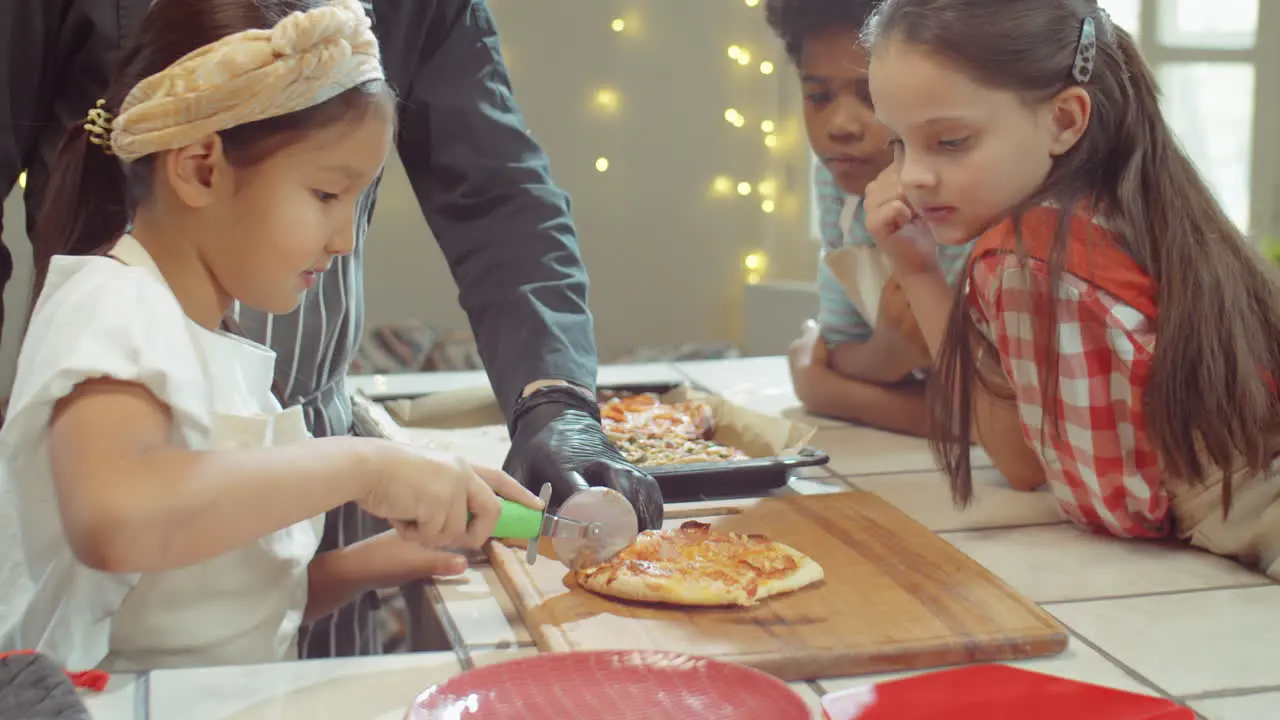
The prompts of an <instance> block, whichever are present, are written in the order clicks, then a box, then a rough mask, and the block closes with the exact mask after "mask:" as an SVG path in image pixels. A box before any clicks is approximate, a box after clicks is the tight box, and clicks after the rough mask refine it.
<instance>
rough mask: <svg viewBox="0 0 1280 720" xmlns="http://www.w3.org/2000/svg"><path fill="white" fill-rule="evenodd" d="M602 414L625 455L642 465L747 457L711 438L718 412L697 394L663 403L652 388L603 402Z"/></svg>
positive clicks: (606, 430)
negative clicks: (713, 410) (686, 398)
mask: <svg viewBox="0 0 1280 720" xmlns="http://www.w3.org/2000/svg"><path fill="white" fill-rule="evenodd" d="M600 418H601V421H602V424H603V426H604V431H605V434H606V435H608V436H609V439H610V440H612V441H613V444H614V445H616V446H617V447H618V449H619V450H620V451H622V456H623V457H624V458H626V460H627V462H629V463H632V464H634V465H637V466H639V467H653V466H657V465H682V464H688V463H699V462H723V461H726V460H743V459H746V458H747V457H748V456H747V454H746V453H744V452H742V451H741V450H738V449H737V448H731V447H727V446H725V445H721V444H719V443H717V442H714V441H713V440H712V439H711V437H712V435H714V434H715V429H716V428H715V416H714V414H713V413H712V412H711V407H710V406H709V405H707V404H706V403H704V402H700V401H698V400H683V401H679V402H671V403H664V402H662V401H661V400H659V399H658V396H657V395H654V394H652V393H642V394H639V395H628V396H625V397H615V398H613V399H611V400H609V401H607V402H603V403H601V404H600Z"/></svg>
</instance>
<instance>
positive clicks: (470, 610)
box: [435, 565, 533, 647]
mask: <svg viewBox="0 0 1280 720" xmlns="http://www.w3.org/2000/svg"><path fill="white" fill-rule="evenodd" d="M435 584H436V588H437V589H438V590H439V592H440V597H441V598H442V599H443V600H444V606H445V610H446V611H447V612H448V613H449V617H451V618H453V622H454V624H455V625H457V627H458V632H459V633H460V634H461V635H462V641H463V642H464V643H466V644H467V645H468V646H496V647H506V646H512V647H514V646H516V645H530V644H532V643H533V640H532V639H531V638H530V637H529V631H528V630H527V629H526V628H525V626H524V622H523V621H522V620H521V619H520V613H519V612H518V611H517V610H516V608H515V605H513V604H512V602H511V599H510V598H509V597H508V595H507V591H506V589H505V588H503V587H502V581H501V580H499V579H498V576H497V574H496V573H495V572H494V571H493V568H491V567H489V566H488V565H482V566H479V567H472V568H468V569H467V571H466V572H465V573H463V574H462V575H460V576H458V577H455V578H437V579H436V581H435Z"/></svg>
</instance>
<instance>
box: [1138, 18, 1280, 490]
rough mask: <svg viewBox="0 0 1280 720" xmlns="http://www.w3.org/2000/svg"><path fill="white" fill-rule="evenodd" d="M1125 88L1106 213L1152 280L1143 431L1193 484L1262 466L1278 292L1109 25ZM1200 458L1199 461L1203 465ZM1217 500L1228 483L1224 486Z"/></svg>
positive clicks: (1270, 425) (1269, 450)
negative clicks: (1119, 224) (1111, 209)
mask: <svg viewBox="0 0 1280 720" xmlns="http://www.w3.org/2000/svg"><path fill="white" fill-rule="evenodd" d="M1116 49H1117V51H1118V54H1119V56H1120V58H1121V62H1122V63H1123V66H1124V78H1125V81H1124V84H1125V85H1126V86H1127V87H1125V88H1124V90H1125V91H1126V92H1127V95H1128V102H1127V103H1126V106H1127V112H1126V113H1125V114H1126V116H1127V117H1125V122H1123V123H1121V124H1120V129H1119V132H1117V133H1116V134H1117V138H1116V142H1117V146H1116V149H1117V150H1119V153H1120V156H1122V157H1125V158H1127V161H1126V162H1125V163H1124V164H1123V165H1122V166H1121V167H1119V168H1117V171H1118V173H1119V177H1118V178H1116V180H1117V182H1116V183H1115V184H1114V186H1113V187H1115V188H1117V193H1116V197H1115V198H1114V203H1115V205H1116V210H1118V212H1116V213H1115V214H1116V215H1117V216H1119V217H1121V218H1123V221H1124V223H1125V225H1126V227H1125V228H1124V230H1125V233H1124V237H1125V240H1126V250H1127V251H1128V252H1129V253H1130V254H1131V255H1132V256H1133V257H1134V259H1135V260H1137V261H1138V262H1139V263H1140V264H1141V265H1142V266H1143V267H1145V268H1146V269H1147V270H1148V272H1149V273H1150V274H1151V277H1152V278H1153V279H1154V280H1155V281H1156V286H1157V298H1156V302H1157V306H1158V307H1159V308H1160V312H1159V315H1158V317H1157V318H1156V335H1157V337H1158V338H1159V343H1160V347H1161V348H1163V351H1162V352H1158V353H1156V354H1155V359H1154V364H1153V367H1152V370H1151V377H1150V380H1149V381H1148V385H1147V388H1146V393H1145V400H1146V403H1147V405H1148V411H1147V418H1148V420H1147V432H1148V433H1149V434H1150V435H1151V438H1152V440H1153V444H1154V445H1155V447H1156V449H1157V450H1158V451H1159V453H1160V457H1161V459H1162V461H1163V462H1164V464H1165V467H1166V469H1167V470H1168V471H1169V472H1170V473H1171V474H1172V475H1173V477H1177V478H1180V479H1184V480H1188V481H1190V482H1193V483H1196V482H1202V481H1204V480H1205V479H1206V478H1207V476H1208V475H1209V474H1210V473H1211V471H1213V470H1217V471H1220V472H1223V473H1226V474H1228V476H1229V475H1230V474H1232V473H1234V472H1237V471H1241V470H1245V471H1251V472H1260V471H1262V470H1265V469H1266V468H1267V467H1268V465H1269V464H1270V462H1271V458H1272V455H1273V454H1274V453H1275V451H1276V448H1275V447H1274V440H1273V438H1274V436H1273V432H1274V427H1275V423H1276V420H1277V415H1276V412H1277V405H1276V398H1275V394H1274V393H1275V391H1274V389H1273V387H1272V384H1271V383H1272V382H1273V380H1272V379H1273V378H1278V377H1280V297H1277V290H1276V285H1275V283H1274V275H1273V271H1271V269H1270V268H1268V267H1266V265H1265V263H1264V261H1263V260H1262V257H1261V256H1260V255H1259V254H1258V253H1257V252H1255V251H1254V250H1253V249H1252V248H1251V247H1250V246H1249V244H1248V243H1247V242H1246V241H1245V239H1244V236H1243V235H1242V233H1241V232H1240V231H1239V229H1238V228H1237V227H1236V226H1235V224H1234V223H1233V222H1232V221H1231V219H1230V218H1229V217H1227V215H1226V213H1225V212H1224V211H1223V210H1222V208H1221V206H1220V205H1219V204H1218V202H1217V201H1216V200H1215V198H1214V196H1213V194H1212V192H1211V191H1210V190H1209V188H1208V186H1207V185H1206V184H1205V182H1204V180H1203V179H1202V178H1201V176H1200V174H1199V172H1197V170H1196V168H1195V166H1194V164H1193V163H1192V162H1191V160H1190V159H1189V158H1188V157H1187V156H1186V154H1185V153H1184V152H1183V151H1182V150H1181V148H1180V147H1179V144H1178V142H1177V140H1176V139H1175V137H1174V134H1173V132H1172V130H1171V129H1170V128H1169V126H1168V124H1167V123H1166V122H1165V119H1164V116H1163V114H1162V113H1161V110H1160V103H1159V91H1158V86H1157V84H1156V79H1155V77H1154V74H1153V73H1152V72H1151V69H1150V67H1149V66H1148V65H1147V64H1146V62H1145V61H1144V60H1143V59H1142V56H1141V54H1140V52H1139V50H1138V48H1137V46H1136V44H1135V43H1134V42H1133V39H1132V38H1131V37H1130V36H1129V35H1128V33H1125V32H1123V31H1118V32H1117V42H1116ZM1206 461H1207V462H1206ZM1222 492H1223V496H1224V503H1223V505H1224V507H1226V506H1229V504H1230V493H1231V483H1230V482H1223V483H1222Z"/></svg>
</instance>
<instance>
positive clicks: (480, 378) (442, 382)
mask: <svg viewBox="0 0 1280 720" xmlns="http://www.w3.org/2000/svg"><path fill="white" fill-rule="evenodd" d="M488 386H489V378H488V376H486V375H485V374H484V371H482V370H464V371H458V372H418V373H392V374H389V375H348V376H347V391H348V392H356V391H357V390H358V391H361V392H363V393H364V394H365V395H368V396H369V397H370V398H372V399H374V400H383V399H386V398H413V397H419V396H421V395H428V394H430V393H438V392H445V391H447V390H465V389H468V388H478V387H488Z"/></svg>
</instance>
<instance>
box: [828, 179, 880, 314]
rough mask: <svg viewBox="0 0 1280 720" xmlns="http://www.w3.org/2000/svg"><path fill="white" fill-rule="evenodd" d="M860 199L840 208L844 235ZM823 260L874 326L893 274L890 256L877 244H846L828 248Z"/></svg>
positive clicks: (851, 221) (850, 199) (841, 228)
mask: <svg viewBox="0 0 1280 720" xmlns="http://www.w3.org/2000/svg"><path fill="white" fill-rule="evenodd" d="M860 202H862V201H861V200H860V199H858V198H849V199H848V200H846V201H845V204H844V208H843V209H842V210H841V211H840V232H841V233H842V235H843V237H849V231H850V229H851V228H852V227H853V222H854V216H855V214H856V213H857V209H858V203H860ZM822 261H823V262H824V263H825V264H826V266H827V268H828V269H830V270H831V274H832V275H834V276H835V278H836V280H839V281H840V286H841V287H842V288H844V294H845V296H846V297H848V298H849V302H851V303H853V306H854V307H855V308H857V310H858V312H859V313H860V314H861V315H862V318H863V319H864V320H866V321H867V324H868V325H870V326H871V329H872V330H874V329H875V327H876V320H877V319H879V317H880V296H881V294H883V293H884V288H885V285H888V284H889V280H890V279H891V278H892V277H893V265H892V263H890V262H889V259H888V258H886V257H885V256H884V253H882V252H880V248H878V247H876V246H875V245H845V246H843V247H839V248H834V249H831V250H827V251H826V252H824V253H823V254H822Z"/></svg>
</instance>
